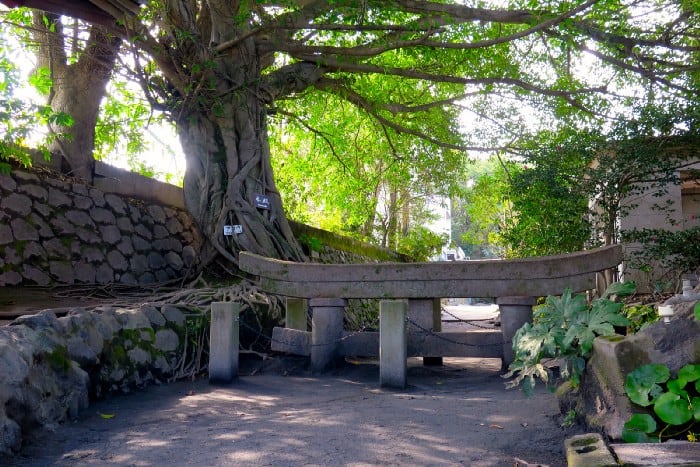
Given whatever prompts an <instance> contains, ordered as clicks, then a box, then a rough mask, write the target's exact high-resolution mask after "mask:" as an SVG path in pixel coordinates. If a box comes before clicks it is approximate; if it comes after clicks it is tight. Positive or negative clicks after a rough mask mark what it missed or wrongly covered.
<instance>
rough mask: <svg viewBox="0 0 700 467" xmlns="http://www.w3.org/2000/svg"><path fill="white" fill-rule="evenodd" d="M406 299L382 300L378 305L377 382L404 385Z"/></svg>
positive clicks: (395, 386)
mask: <svg viewBox="0 0 700 467" xmlns="http://www.w3.org/2000/svg"><path fill="white" fill-rule="evenodd" d="M407 313H408V302H407V301H406V300H382V302H381V304H380V305H379V383H380V384H381V385H382V386H388V387H393V388H404V387H406V371H407V370H406V359H407V357H408V354H407V336H408V332H407V329H406V317H407Z"/></svg>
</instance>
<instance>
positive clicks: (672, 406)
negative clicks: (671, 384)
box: [654, 392, 693, 425]
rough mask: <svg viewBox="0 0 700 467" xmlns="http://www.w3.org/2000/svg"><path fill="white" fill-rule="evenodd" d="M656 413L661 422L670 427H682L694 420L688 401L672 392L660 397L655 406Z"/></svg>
mask: <svg viewBox="0 0 700 467" xmlns="http://www.w3.org/2000/svg"><path fill="white" fill-rule="evenodd" d="M654 412H655V413H656V415H658V416H659V418H660V419H661V420H663V421H664V422H666V423H668V424H670V425H682V424H684V423H687V422H688V421H690V420H691V419H692V418H693V412H692V411H691V410H690V404H689V403H688V401H687V400H686V399H682V398H681V396H679V395H678V394H673V393H672V392H666V393H664V394H661V395H660V396H659V398H658V399H657V400H656V403H655V404H654Z"/></svg>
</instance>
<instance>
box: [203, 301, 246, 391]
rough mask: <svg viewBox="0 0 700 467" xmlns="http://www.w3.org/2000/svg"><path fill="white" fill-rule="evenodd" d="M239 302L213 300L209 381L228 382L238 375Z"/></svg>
mask: <svg viewBox="0 0 700 467" xmlns="http://www.w3.org/2000/svg"><path fill="white" fill-rule="evenodd" d="M240 308H241V306H240V304H238V303H235V302H213V303H212V304H211V328H210V332H209V336H210V338H209V339H210V340H209V383H230V382H231V381H233V379H234V378H236V377H237V376H238V353H239V345H238V341H239V321H238V320H239V313H240Z"/></svg>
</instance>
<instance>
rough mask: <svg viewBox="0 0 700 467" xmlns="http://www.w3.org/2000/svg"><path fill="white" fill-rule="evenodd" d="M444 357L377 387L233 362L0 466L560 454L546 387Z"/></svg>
mask: <svg viewBox="0 0 700 467" xmlns="http://www.w3.org/2000/svg"><path fill="white" fill-rule="evenodd" d="M445 363H446V364H445V366H443V367H423V366H422V365H420V363H419V362H418V361H417V359H412V360H411V362H410V369H409V373H408V381H409V387H408V388H407V389H405V390H388V389H381V388H380V387H379V384H378V381H379V372H378V367H377V366H376V365H374V364H356V365H352V364H348V365H347V366H345V367H343V368H342V369H339V370H336V371H335V372H333V373H331V374H326V375H322V376H318V375H310V374H308V373H307V372H306V371H305V370H303V369H301V367H302V366H303V364H304V361H303V360H289V359H287V360H284V361H267V362H265V363H262V362H248V363H245V364H244V363H242V364H241V374H242V375H245V374H247V375H249V376H241V377H240V378H239V379H238V380H237V381H236V382H234V383H232V384H230V385H225V386H210V385H209V384H208V383H207V381H205V380H200V381H195V382H180V383H175V384H170V385H166V386H160V387H150V388H147V389H146V390H145V391H142V392H138V393H134V394H131V395H127V396H116V397H112V398H110V399H108V400H104V401H100V402H98V403H95V404H93V405H91V407H90V408H89V409H87V410H86V411H85V412H83V413H82V414H81V416H80V419H79V420H76V421H72V422H69V423H67V424H66V425H63V426H61V427H59V428H58V430H56V431H55V432H54V433H44V434H42V435H41V436H40V437H39V438H37V439H35V440H34V441H33V442H32V443H31V444H30V445H28V446H27V447H26V448H25V450H24V451H23V452H22V454H21V456H18V457H15V458H13V459H3V458H0V465H5V464H6V463H7V464H9V465H37V466H39V465H40V466H45V465H59V466H71V465H81V466H83V465H100V466H103V465H119V466H162V465H169V466H180V465H202V466H219V465H276V466H286V465H290V466H292V465H323V466H326V465H352V466H360V465H469V466H524V465H551V466H565V465H566V459H565V456H564V453H563V443H564V438H565V437H567V436H571V435H572V434H573V432H574V431H572V430H568V431H566V430H564V429H563V428H561V426H560V423H561V417H560V416H559V411H558V407H557V403H556V399H555V397H554V395H552V394H551V393H549V392H547V391H546V390H544V389H542V390H540V391H538V392H537V394H536V395H535V396H534V397H533V398H530V399H528V398H526V397H525V396H524V395H523V394H522V392H520V391H513V390H510V391H506V390H505V389H504V386H503V379H502V378H500V376H499V368H500V360H485V359H445ZM252 373H254V375H251V374H252ZM101 414H102V415H101ZM111 415H113V417H112V418H106V417H107V416H111Z"/></svg>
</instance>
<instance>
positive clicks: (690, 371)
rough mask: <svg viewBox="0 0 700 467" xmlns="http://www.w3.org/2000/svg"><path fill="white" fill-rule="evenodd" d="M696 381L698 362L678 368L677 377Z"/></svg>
mask: <svg viewBox="0 0 700 467" xmlns="http://www.w3.org/2000/svg"><path fill="white" fill-rule="evenodd" d="M681 378H683V379H684V380H685V381H688V382H690V381H697V380H699V379H700V364H692V363H691V364H689V365H686V366H684V367H683V368H681V369H680V370H678V379H681Z"/></svg>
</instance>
